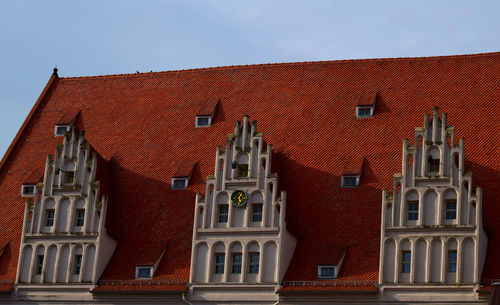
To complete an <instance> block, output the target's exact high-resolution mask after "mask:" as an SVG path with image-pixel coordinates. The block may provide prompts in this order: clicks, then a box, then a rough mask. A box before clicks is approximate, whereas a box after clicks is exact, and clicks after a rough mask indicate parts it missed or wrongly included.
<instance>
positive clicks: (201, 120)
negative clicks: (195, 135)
mask: <svg viewBox="0 0 500 305" xmlns="http://www.w3.org/2000/svg"><path fill="white" fill-rule="evenodd" d="M206 126H210V117H209V116H200V117H196V127H206Z"/></svg>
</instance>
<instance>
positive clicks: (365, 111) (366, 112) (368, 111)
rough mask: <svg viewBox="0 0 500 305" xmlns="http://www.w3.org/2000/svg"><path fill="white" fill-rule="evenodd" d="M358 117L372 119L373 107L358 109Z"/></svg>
mask: <svg viewBox="0 0 500 305" xmlns="http://www.w3.org/2000/svg"><path fill="white" fill-rule="evenodd" d="M357 109H358V117H360V118H361V117H371V116H372V108H371V107H358V108H357Z"/></svg>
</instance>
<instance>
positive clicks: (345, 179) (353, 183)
mask: <svg viewBox="0 0 500 305" xmlns="http://www.w3.org/2000/svg"><path fill="white" fill-rule="evenodd" d="M357 186H359V176H358V175H343V176H342V187H357Z"/></svg>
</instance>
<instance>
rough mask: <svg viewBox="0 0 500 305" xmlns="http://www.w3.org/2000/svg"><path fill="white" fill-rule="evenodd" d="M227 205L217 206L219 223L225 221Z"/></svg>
mask: <svg viewBox="0 0 500 305" xmlns="http://www.w3.org/2000/svg"><path fill="white" fill-rule="evenodd" d="M228 210H229V207H228V205H227V204H223V205H220V206H219V223H226V222H227V218H228Z"/></svg>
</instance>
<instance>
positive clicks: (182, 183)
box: [172, 178, 187, 190]
mask: <svg viewBox="0 0 500 305" xmlns="http://www.w3.org/2000/svg"><path fill="white" fill-rule="evenodd" d="M186 187H187V178H174V179H172V189H173V190H184V189H186Z"/></svg>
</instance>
